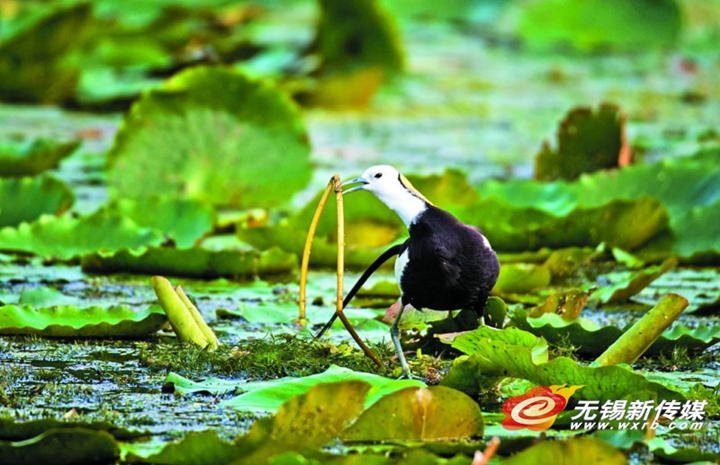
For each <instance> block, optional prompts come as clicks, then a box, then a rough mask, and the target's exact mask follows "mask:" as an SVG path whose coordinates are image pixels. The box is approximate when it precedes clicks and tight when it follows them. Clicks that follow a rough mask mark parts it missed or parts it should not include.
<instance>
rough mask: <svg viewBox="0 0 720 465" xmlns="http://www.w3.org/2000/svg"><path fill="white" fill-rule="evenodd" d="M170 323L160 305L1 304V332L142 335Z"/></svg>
mask: <svg viewBox="0 0 720 465" xmlns="http://www.w3.org/2000/svg"><path fill="white" fill-rule="evenodd" d="M166 323H167V318H166V317H165V313H164V312H163V311H162V309H161V308H160V307H157V306H151V307H149V308H147V309H146V310H143V311H139V312H138V311H135V310H133V309H130V308H127V307H110V308H105V307H88V308H79V307H74V306H69V305H64V306H56V307H45V308H33V307H31V306H30V305H19V306H18V305H4V306H2V307H0V334H37V335H40V336H48V337H139V336H146V335H148V334H152V333H154V332H156V331H157V330H159V329H160V328H162V327H163V326H164V325H165V324H166Z"/></svg>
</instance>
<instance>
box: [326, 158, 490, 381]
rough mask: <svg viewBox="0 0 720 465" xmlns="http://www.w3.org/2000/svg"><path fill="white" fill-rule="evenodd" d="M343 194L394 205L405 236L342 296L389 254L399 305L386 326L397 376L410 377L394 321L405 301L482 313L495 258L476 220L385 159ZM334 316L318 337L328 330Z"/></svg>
mask: <svg viewBox="0 0 720 465" xmlns="http://www.w3.org/2000/svg"><path fill="white" fill-rule="evenodd" d="M348 186H352V187H349V188H347V189H345V190H343V195H347V194H349V193H351V192H356V191H360V190H365V191H368V192H371V193H372V194H374V195H375V196H376V197H377V198H378V199H379V200H380V201H381V202H382V203H384V204H385V205H386V206H387V207H388V208H390V209H391V210H393V211H394V212H395V213H396V214H397V215H398V216H399V217H400V219H401V220H402V221H403V223H404V224H405V226H406V227H407V229H408V233H409V237H408V238H407V240H405V241H404V242H403V243H402V244H397V245H395V246H393V247H391V248H390V249H388V250H387V251H386V252H384V253H383V254H382V255H381V256H380V257H379V258H378V259H377V260H375V262H374V263H373V264H372V265H371V266H370V267H369V268H368V270H367V271H365V273H363V275H362V276H361V278H360V279H359V280H358V282H357V283H356V284H355V286H354V287H353V289H352V290H351V291H350V292H349V293H348V295H347V296H346V298H345V299H344V302H343V307H344V306H345V305H347V303H348V302H349V300H350V299H352V296H353V295H355V293H356V292H357V290H358V289H359V288H360V287H361V286H362V284H363V283H364V281H365V280H367V278H368V277H369V276H370V274H372V272H374V271H375V270H376V269H377V268H378V267H379V266H380V265H382V263H384V262H385V261H387V260H388V259H389V258H391V257H392V256H394V255H397V258H396V260H395V277H396V279H397V282H398V285H399V288H400V294H401V296H400V302H401V305H400V309H399V311H398V312H397V315H396V316H395V318H394V320H393V323H392V325H391V326H390V337H391V339H392V342H393V345H394V346H395V350H396V352H397V355H398V360H399V362H400V366H401V368H402V375H401V376H400V378H413V375H412V373H411V372H410V369H409V367H408V364H407V360H406V359H405V355H404V354H403V351H402V346H401V344H400V330H399V327H398V324H399V322H400V318H401V317H402V313H403V311H404V309H405V307H406V306H408V305H411V306H412V307H413V308H415V309H417V310H423V309H428V310H449V311H451V310H460V309H471V310H475V311H476V312H477V314H478V316H479V317H482V315H483V311H484V309H485V304H486V302H487V299H488V297H489V294H490V291H491V289H492V288H493V286H495V283H496V282H497V278H498V275H499V273H500V262H499V260H498V257H497V254H496V253H495V251H494V250H493V248H492V246H491V245H490V241H489V240H488V239H487V238H486V237H485V235H484V234H483V232H482V231H481V230H480V229H478V228H477V227H475V226H471V225H468V224H464V223H462V222H460V221H459V220H458V219H457V218H456V217H455V216H453V215H452V214H451V213H449V212H447V211H445V210H442V209H441V208H438V207H436V206H435V205H434V204H433V203H431V202H430V201H429V200H428V199H427V198H425V197H424V196H423V195H422V194H421V193H420V192H418V191H417V189H415V188H414V187H413V186H412V184H411V183H410V182H409V181H408V180H407V178H405V176H403V175H402V174H400V172H399V171H398V170H397V169H395V168H394V167H392V166H390V165H377V166H371V167H370V168H368V169H367V170H366V171H365V172H364V173H363V174H362V176H360V177H357V178H354V179H350V180H348V181H345V182H343V183H342V184H341V188H346V187H348ZM336 316H337V314H336V315H334V316H333V318H331V319H330V321H328V323H327V324H326V325H325V326H324V327H323V329H322V330H321V331H320V332H319V333H318V335H317V336H316V338H317V337H320V336H322V334H323V333H324V332H325V330H327V329H328V328H329V327H330V325H332V323H333V321H334V320H335V317H336Z"/></svg>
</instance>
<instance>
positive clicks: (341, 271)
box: [298, 174, 384, 368]
mask: <svg viewBox="0 0 720 465" xmlns="http://www.w3.org/2000/svg"><path fill="white" fill-rule="evenodd" d="M340 184H341V183H340V176H339V175H337V174H336V175H335V176H333V177H332V178H331V179H330V181H329V182H328V185H327V187H326V188H325V191H324V192H323V195H322V197H321V198H320V202H319V203H318V207H317V209H316V210H315V216H313V219H312V222H311V223H310V228H309V229H308V236H307V239H306V240H305V250H303V258H302V264H301V266H300V314H299V316H298V319H299V320H300V321H301V322H303V321H305V320H306V312H305V308H306V302H307V290H306V288H307V273H308V267H309V264H310V253H311V250H312V242H313V238H314V237H315V231H316V230H317V224H318V222H319V221H320V215H321V214H322V211H323V209H324V208H325V204H326V203H327V199H328V197H329V196H330V192H331V191H332V190H335V199H336V200H337V299H336V308H335V312H336V314H337V316H338V318H340V321H342V323H343V325H344V326H345V329H346V330H347V332H348V333H350V336H352V338H353V340H354V341H355V342H356V343H357V345H358V346H360V348H361V349H362V351H363V353H365V356H366V357H369V358H370V359H371V360H372V361H373V362H374V363H375V364H376V365H377V366H378V367H380V368H383V367H384V365H383V363H382V362H381V361H380V360H379V359H378V358H377V356H376V355H375V354H374V353H373V351H372V350H370V348H369V347H368V346H367V345H366V344H365V343H364V342H363V340H362V339H361V338H360V336H359V335H358V333H357V331H355V328H353V326H352V325H351V324H350V321H349V320H348V319H347V317H346V316H345V313H343V281H344V277H345V213H344V209H343V198H342V187H341V186H340Z"/></svg>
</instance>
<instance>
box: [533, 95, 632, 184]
mask: <svg viewBox="0 0 720 465" xmlns="http://www.w3.org/2000/svg"><path fill="white" fill-rule="evenodd" d="M557 138H558V142H557V149H556V150H552V149H551V148H550V145H549V144H548V143H547V142H545V143H544V144H543V146H542V149H541V150H540V153H539V154H538V155H537V156H536V158H535V179H538V180H540V181H554V180H556V179H566V180H570V181H572V180H573V179H576V178H577V177H578V176H580V175H581V174H583V173H591V172H593V171H597V170H600V169H604V168H613V167H617V166H619V165H620V163H621V161H622V156H623V154H629V150H630V149H629V147H627V141H626V140H625V117H624V116H623V115H622V114H621V113H620V109H619V108H618V107H617V106H615V105H608V104H604V105H600V108H599V109H598V110H597V112H593V111H592V109H590V108H585V107H578V108H574V109H573V110H571V111H570V112H569V113H568V114H567V115H566V116H565V119H563V120H562V122H561V123H560V129H558V135H557ZM628 161H629V160H626V161H625V163H627V162H628Z"/></svg>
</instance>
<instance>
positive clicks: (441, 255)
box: [433, 239, 461, 287]
mask: <svg viewBox="0 0 720 465" xmlns="http://www.w3.org/2000/svg"><path fill="white" fill-rule="evenodd" d="M433 242H434V243H433V246H434V250H435V256H436V257H437V261H438V266H439V267H440V269H441V271H442V276H443V278H444V280H445V286H446V287H453V286H455V285H456V284H457V283H458V282H459V281H460V271H461V269H460V264H459V263H458V261H457V257H455V256H454V254H453V253H452V252H451V251H450V249H449V248H448V247H447V246H446V245H445V243H443V242H442V241H440V240H438V239H436V240H434V241H433Z"/></svg>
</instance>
